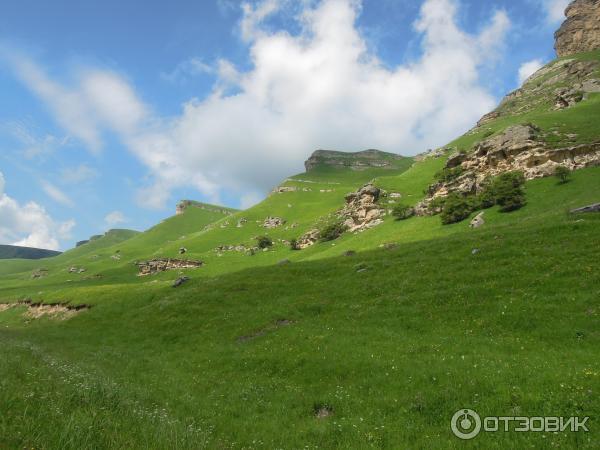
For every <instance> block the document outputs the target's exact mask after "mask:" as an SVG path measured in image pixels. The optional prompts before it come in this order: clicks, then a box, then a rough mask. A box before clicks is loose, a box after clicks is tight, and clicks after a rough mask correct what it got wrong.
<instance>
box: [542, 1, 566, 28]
mask: <svg viewBox="0 0 600 450" xmlns="http://www.w3.org/2000/svg"><path fill="white" fill-rule="evenodd" d="M540 1H541V4H542V7H543V8H544V10H545V12H546V20H547V22H548V23H549V24H550V25H557V24H559V23H560V22H562V21H563V20H565V9H566V8H567V6H569V3H571V1H572V0H540Z"/></svg>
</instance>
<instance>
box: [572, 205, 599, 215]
mask: <svg viewBox="0 0 600 450" xmlns="http://www.w3.org/2000/svg"><path fill="white" fill-rule="evenodd" d="M570 212H571V214H577V213H591V212H600V203H594V204H593V205H588V206H584V207H582V208H576V209H572V210H571V211H570Z"/></svg>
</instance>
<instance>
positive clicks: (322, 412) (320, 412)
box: [313, 404, 333, 419]
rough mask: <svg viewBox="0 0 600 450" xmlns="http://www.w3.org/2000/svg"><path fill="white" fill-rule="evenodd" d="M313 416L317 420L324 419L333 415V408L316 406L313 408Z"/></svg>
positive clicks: (321, 405)
mask: <svg viewBox="0 0 600 450" xmlns="http://www.w3.org/2000/svg"><path fill="white" fill-rule="evenodd" d="M313 414H314V416H315V417H316V418H317V419H326V418H327V417H329V416H332V415H333V407H331V406H330V405H323V404H317V405H315V406H314V407H313Z"/></svg>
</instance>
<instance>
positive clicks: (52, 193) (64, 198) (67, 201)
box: [41, 180, 75, 208]
mask: <svg viewBox="0 0 600 450" xmlns="http://www.w3.org/2000/svg"><path fill="white" fill-rule="evenodd" d="M41 185H42V189H43V190H44V192H45V193H46V194H47V195H48V197H50V198H51V199H52V200H54V201H55V202H57V203H60V204H61V205H63V206H68V207H69V208H72V207H73V206H75V204H74V203H73V200H71V198H70V197H69V196H68V195H67V194H65V193H64V192H63V191H61V190H60V189H59V188H57V187H56V186H54V185H53V184H52V183H50V182H49V181H46V180H42V181H41Z"/></svg>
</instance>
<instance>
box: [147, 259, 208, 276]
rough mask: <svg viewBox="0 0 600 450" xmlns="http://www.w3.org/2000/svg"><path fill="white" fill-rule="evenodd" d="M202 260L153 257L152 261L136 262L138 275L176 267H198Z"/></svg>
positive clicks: (151, 273)
mask: <svg viewBox="0 0 600 450" xmlns="http://www.w3.org/2000/svg"><path fill="white" fill-rule="evenodd" d="M203 264H204V263H203V262H202V261H194V260H187V259H171V258H164V259H151V260H150V261H141V262H138V263H136V265H137V266H138V271H139V272H138V276H140V277H143V276H146V275H153V274H155V273H159V272H164V271H167V270H174V269H196V268H198V267H201V266H202V265H203Z"/></svg>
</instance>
